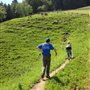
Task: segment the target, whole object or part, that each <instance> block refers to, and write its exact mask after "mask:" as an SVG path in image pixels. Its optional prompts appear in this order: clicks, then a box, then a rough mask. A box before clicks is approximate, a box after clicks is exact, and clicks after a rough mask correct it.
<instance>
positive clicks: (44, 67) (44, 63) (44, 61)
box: [41, 56, 46, 78]
mask: <svg viewBox="0 0 90 90" xmlns="http://www.w3.org/2000/svg"><path fill="white" fill-rule="evenodd" d="M45 59H46V57H45V56H43V67H42V76H41V77H42V78H43V77H44V75H45V70H46V60H45Z"/></svg>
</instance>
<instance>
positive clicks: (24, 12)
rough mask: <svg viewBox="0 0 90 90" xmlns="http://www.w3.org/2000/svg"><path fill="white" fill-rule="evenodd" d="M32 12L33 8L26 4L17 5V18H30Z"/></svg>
mask: <svg viewBox="0 0 90 90" xmlns="http://www.w3.org/2000/svg"><path fill="white" fill-rule="evenodd" d="M32 11H33V9H32V6H30V5H29V4H27V3H25V2H23V3H19V4H17V7H16V12H17V15H18V16H17V17H22V16H28V15H29V14H30V13H32Z"/></svg>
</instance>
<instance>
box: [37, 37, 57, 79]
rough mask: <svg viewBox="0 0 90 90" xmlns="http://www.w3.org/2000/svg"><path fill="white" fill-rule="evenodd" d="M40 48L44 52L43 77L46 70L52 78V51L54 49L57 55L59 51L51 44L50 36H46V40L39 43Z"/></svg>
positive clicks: (47, 74) (48, 76)
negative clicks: (50, 72)
mask: <svg viewBox="0 0 90 90" xmlns="http://www.w3.org/2000/svg"><path fill="white" fill-rule="evenodd" d="M38 49H39V50H40V51H41V52H42V56H43V69H42V75H41V78H42V79H43V78H44V75H45V71H46V77H47V78H48V79H50V75H49V71H50V62H51V54H50V51H51V50H54V51H55V55H57V51H56V49H55V47H54V46H53V45H52V44H50V38H46V42H45V43H42V44H40V45H38Z"/></svg>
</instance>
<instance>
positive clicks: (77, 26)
mask: <svg viewBox="0 0 90 90" xmlns="http://www.w3.org/2000/svg"><path fill="white" fill-rule="evenodd" d="M76 12H77V11H76ZM87 21H88V18H87V17H85V16H82V15H81V16H80V17H79V18H78V19H74V20H72V24H71V23H70V24H71V25H70V26H71V30H72V31H73V32H72V33H71V35H70V37H69V38H70V39H71V42H72V47H73V55H74V57H75V58H74V59H72V60H71V61H70V63H69V64H68V65H67V66H66V67H65V68H64V69H63V70H62V71H61V72H59V73H58V74H57V75H56V76H55V77H53V78H52V79H51V80H49V81H48V82H47V84H46V89H45V90H74V89H75V88H76V87H77V88H79V90H83V89H84V88H88V89H90V87H88V86H89V85H90V79H89V78H90V76H89V74H90V68H89V65H90V61H89V59H90V55H89V52H90V47H89V42H90V41H89V39H90V36H89V32H90V30H89V28H88V23H89V21H88V22H87ZM87 84H88V85H87Z"/></svg>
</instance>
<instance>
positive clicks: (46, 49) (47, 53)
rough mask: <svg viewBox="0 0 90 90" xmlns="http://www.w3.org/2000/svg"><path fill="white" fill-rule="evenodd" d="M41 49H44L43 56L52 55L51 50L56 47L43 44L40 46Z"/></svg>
mask: <svg viewBox="0 0 90 90" xmlns="http://www.w3.org/2000/svg"><path fill="white" fill-rule="evenodd" d="M38 48H39V49H42V54H43V55H44V56H48V55H50V50H53V49H54V46H53V45H52V44H47V43H43V44H40V45H39V46H38Z"/></svg>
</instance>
